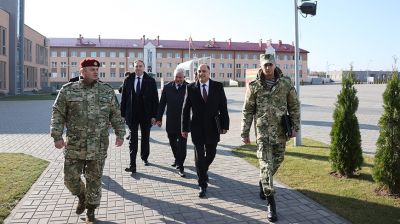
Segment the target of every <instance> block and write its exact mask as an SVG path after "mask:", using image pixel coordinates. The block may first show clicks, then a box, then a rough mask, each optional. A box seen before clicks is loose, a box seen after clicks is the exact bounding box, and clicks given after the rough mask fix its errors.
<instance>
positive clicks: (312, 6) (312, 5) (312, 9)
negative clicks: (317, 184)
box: [293, 0, 317, 146]
mask: <svg viewBox="0 0 400 224" xmlns="http://www.w3.org/2000/svg"><path fill="white" fill-rule="evenodd" d="M293 2H294V20H295V26H294V33H295V50H294V56H295V61H294V66H295V72H294V73H295V76H294V82H295V84H296V91H297V96H298V98H299V100H300V80H299V29H298V26H299V24H298V11H297V10H299V9H300V11H301V12H302V13H304V14H306V15H312V16H315V14H316V12H317V2H310V1H308V0H302V4H301V5H300V7H298V6H297V0H294V1H293ZM299 110H300V118H299V119H300V124H299V131H298V132H297V135H296V141H295V142H294V146H300V145H301V102H300V105H299Z"/></svg>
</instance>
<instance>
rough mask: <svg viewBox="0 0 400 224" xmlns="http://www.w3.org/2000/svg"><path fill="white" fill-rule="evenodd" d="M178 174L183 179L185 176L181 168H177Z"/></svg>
mask: <svg viewBox="0 0 400 224" xmlns="http://www.w3.org/2000/svg"><path fill="white" fill-rule="evenodd" d="M178 174H179V176H181V177H185V176H186V175H185V173H184V169H183V167H180V168H179V171H178Z"/></svg>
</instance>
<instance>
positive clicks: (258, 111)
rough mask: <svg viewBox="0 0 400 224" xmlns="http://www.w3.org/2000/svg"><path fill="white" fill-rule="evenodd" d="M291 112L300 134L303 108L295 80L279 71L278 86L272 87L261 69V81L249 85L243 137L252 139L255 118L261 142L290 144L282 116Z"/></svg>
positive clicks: (257, 80)
mask: <svg viewBox="0 0 400 224" xmlns="http://www.w3.org/2000/svg"><path fill="white" fill-rule="evenodd" d="M276 71H280V70H279V69H277V70H276ZM287 112H288V113H289V115H290V117H291V120H292V127H293V129H295V130H296V131H298V129H299V122H300V107H299V100H298V97H297V94H296V90H295V88H294V86H293V84H292V81H291V80H290V78H289V77H285V76H283V74H282V73H281V72H275V84H274V85H273V86H272V88H268V87H267V85H266V82H265V79H264V78H263V75H262V70H261V69H260V71H259V72H258V75H257V79H256V80H254V81H252V82H250V83H249V87H248V89H247V92H246V98H245V102H244V105H243V111H242V113H243V116H242V122H241V123H242V124H241V136H242V138H244V137H248V136H249V132H250V127H251V125H252V122H253V119H254V121H255V126H256V136H257V139H260V138H263V139H264V141H265V140H267V141H268V142H269V143H271V144H278V143H284V142H286V140H287V138H286V135H285V133H284V128H283V126H282V115H284V114H286V113H287Z"/></svg>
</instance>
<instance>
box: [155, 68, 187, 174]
mask: <svg viewBox="0 0 400 224" xmlns="http://www.w3.org/2000/svg"><path fill="white" fill-rule="evenodd" d="M184 73H185V70H183V69H175V72H174V81H172V82H169V83H168V84H166V85H165V86H164V88H163V91H162V93H161V99H160V103H159V105H158V113H157V125H158V126H160V127H161V125H162V117H163V114H164V110H165V106H167V122H166V131H167V133H168V139H169V144H170V146H171V149H172V153H173V155H174V159H175V161H174V163H173V164H172V166H174V167H175V166H176V168H177V169H178V170H179V175H180V176H181V177H184V176H185V174H184V167H183V163H184V162H185V158H186V143H187V139H186V138H184V137H182V134H181V115H182V106H183V100H184V98H185V93H186V85H187V84H188V83H187V82H186V81H185V74H184Z"/></svg>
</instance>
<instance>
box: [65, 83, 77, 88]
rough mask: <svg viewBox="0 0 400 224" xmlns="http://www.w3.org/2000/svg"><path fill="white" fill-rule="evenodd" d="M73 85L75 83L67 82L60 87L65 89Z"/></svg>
mask: <svg viewBox="0 0 400 224" xmlns="http://www.w3.org/2000/svg"><path fill="white" fill-rule="evenodd" d="M74 83H75V82H67V83H65V84H64V85H63V86H62V87H63V88H65V87H68V86H72V85H73V84H74Z"/></svg>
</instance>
